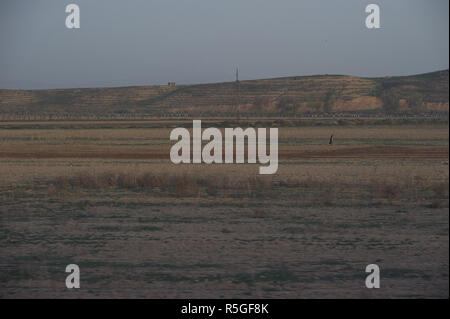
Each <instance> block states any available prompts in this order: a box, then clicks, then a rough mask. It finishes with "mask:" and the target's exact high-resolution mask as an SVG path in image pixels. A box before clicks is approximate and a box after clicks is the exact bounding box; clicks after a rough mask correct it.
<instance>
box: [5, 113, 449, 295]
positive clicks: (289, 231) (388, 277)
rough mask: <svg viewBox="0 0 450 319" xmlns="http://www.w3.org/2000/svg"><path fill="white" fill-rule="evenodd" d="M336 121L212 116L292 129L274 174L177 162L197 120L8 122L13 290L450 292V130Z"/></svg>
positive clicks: (283, 132) (285, 134) (8, 262)
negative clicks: (183, 130) (375, 283)
mask: <svg viewBox="0 0 450 319" xmlns="http://www.w3.org/2000/svg"><path fill="white" fill-rule="evenodd" d="M323 122H324V121H321V122H320V123H317V121H315V120H310V122H308V121H306V122H302V123H301V124H295V123H294V125H284V124H283V123H281V125H280V123H278V122H274V123H270V122H268V121H265V122H264V123H262V124H261V123H258V122H257V121H248V120H242V123H239V121H234V122H232V123H230V121H228V122H227V121H224V120H223V121H221V120H210V121H208V120H207V119H205V121H203V123H204V127H208V126H209V125H211V126H217V127H222V128H223V127H236V126H242V127H244V128H245V127H247V126H249V125H250V126H258V127H271V126H277V127H279V149H280V151H279V160H280V163H279V169H278V172H277V173H276V174H275V175H273V176H261V175H258V167H259V164H251V165H250V164H239V165H238V164H232V165H231V164H227V165H220V164H214V165H206V164H200V165H193V164H191V165H175V164H172V163H171V162H170V159H169V149H170V146H171V145H172V143H171V141H170V140H169V134H170V131H171V129H173V128H174V127H177V126H185V127H189V126H190V125H191V124H192V122H190V121H188V120H185V119H173V120H149V121H97V122H94V121H47V122H37V121H23V122H17V121H16V122H0V176H1V179H0V200H1V202H0V218H1V220H0V252H1V254H0V255H1V259H0V297H3V298H21V297H32V298H42V297H57V298H70V297H125V298H128V297H138V298H165V297H175V298H196V297H205V298H219V297H229V298H233V297H234V298H250V297H254V298H258V297H265V298H307V297H312V298H320V297H324V298H332V297H338V298H339V297H354V298H357V297H367V298H381V297H392V298H402V297H407V298H408V297H429V298H430V297H439V298H448V295H449V291H448V286H449V281H448V266H449V265H448V261H449V255H448V248H449V247H448V243H449V236H448V234H449V232H448V225H449V220H448V217H449V214H448V201H449V192H448V156H449V136H448V123H445V122H444V123H443V122H442V121H440V122H438V123H425V122H424V123H420V122H417V121H411V123H404V122H401V123H396V122H395V121H394V122H393V123H391V124H389V125H387V124H374V123H372V122H370V123H362V124H361V123H359V122H358V121H355V123H352V122H351V121H349V122H348V123H346V125H340V124H338V123H335V122H333V121H328V122H327V121H325V123H323ZM305 123H306V124H305ZM308 123H309V124H308ZM356 123H358V124H356ZM331 134H334V136H335V142H334V145H332V146H330V145H328V139H329V137H330V135H331ZM71 263H75V264H78V265H79V266H80V269H81V278H82V279H81V287H82V288H81V289H78V290H69V289H67V288H66V287H65V277H66V276H67V274H66V273H65V266H66V265H67V264H71ZM373 263H375V264H378V265H379V266H380V268H381V285H382V288H380V289H377V290H369V289H367V288H365V285H364V282H365V277H366V275H367V274H366V273H365V267H366V265H368V264H373Z"/></svg>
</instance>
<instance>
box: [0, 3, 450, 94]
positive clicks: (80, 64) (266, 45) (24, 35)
mask: <svg viewBox="0 0 450 319" xmlns="http://www.w3.org/2000/svg"><path fill="white" fill-rule="evenodd" d="M70 3H75V4H78V5H79V7H80V11H81V28H80V29H67V28H66V26H65V20H66V16H67V15H68V14H66V13H65V7H66V5H67V4H70ZM370 3H376V4H378V5H379V6H380V8H381V29H377V30H375V29H371V30H369V29H367V28H366V27H365V18H366V16H367V14H366V13H365V7H366V5H368V4H370ZM448 11H449V2H448V0H395V1H394V0H386V1H381V0H378V1H374V0H328V1H325V0H127V1H125V0H123V1H118V0H67V1H63V0H28V1H27V0H0V88H3V89H6V88H21V89H41V88H67V87H103V86H129V85H153V84H165V83H167V82H168V81H174V82H177V83H186V84H187V83H202V82H221V81H232V80H233V79H234V69H235V67H236V66H239V73H240V78H241V79H242V80H245V79H256V78H270V77H280V76H294V75H312V74H349V75H358V76H384V75H407V74H415V73H423V72H429V71H435V70H440V69H447V68H448V67H449V66H448V63H449V41H448V36H449V16H448ZM0 98H1V97H0Z"/></svg>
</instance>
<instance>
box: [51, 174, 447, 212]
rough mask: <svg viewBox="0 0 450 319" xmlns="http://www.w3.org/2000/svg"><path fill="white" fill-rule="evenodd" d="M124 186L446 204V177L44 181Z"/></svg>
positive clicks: (162, 191)
mask: <svg viewBox="0 0 450 319" xmlns="http://www.w3.org/2000/svg"><path fill="white" fill-rule="evenodd" d="M117 189H124V190H130V191H136V192H144V193H145V194H147V195H149V196H160V197H161V196H162V197H179V198H193V197H198V198H254V197H256V198H274V199H280V198H286V199H300V200H301V199H314V200H315V201H317V203H318V204H323V205H333V204H338V203H339V202H341V201H345V200H348V199H354V200H361V201H368V202H370V201H376V202H380V201H381V202H383V201H384V202H394V201H404V200H407V201H412V202H423V201H427V202H429V204H430V205H431V206H432V207H442V206H444V205H446V203H448V196H449V184H448V180H444V181H432V180H429V179H427V178H424V177H419V176H416V177H411V178H404V179H396V180H394V179H393V180H391V181H385V180H382V179H377V178H374V179H372V180H369V181H359V182H353V183H349V182H348V181H341V180H337V179H330V180H315V179H314V178H311V177H309V178H305V179H296V178H286V179H280V178H277V177H274V176H242V177H230V176H228V175H223V176H197V175H190V174H180V175H175V174H155V173H139V174H134V173H128V172H123V173H117V172H102V173H98V174H92V173H78V174H75V175H73V176H59V177H57V178H55V179H53V180H51V181H49V182H48V191H49V195H57V194H58V193H60V192H65V191H77V190H103V191H104V190H117Z"/></svg>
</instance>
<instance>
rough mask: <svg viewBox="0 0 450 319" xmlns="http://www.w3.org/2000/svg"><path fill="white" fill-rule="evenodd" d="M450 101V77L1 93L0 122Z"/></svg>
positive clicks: (407, 106)
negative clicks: (20, 119) (5, 120)
mask: <svg viewBox="0 0 450 319" xmlns="http://www.w3.org/2000/svg"><path fill="white" fill-rule="evenodd" d="M448 101H449V73H448V70H445V71H438V72H432V73H427V74H421V75H414V76H404V77H385V78H358V77H351V76H339V75H324V76H303V77H286V78H276V79H264V80H252V81H241V82H227V83H212V84H198V85H180V86H140V87H120V88H86V89H55V90H0V117H1V118H2V119H8V118H14V116H21V117H25V118H31V119H33V118H36V119H38V118H46V117H50V118H67V117H76V116H88V117H92V118H102V117H114V116H127V115H132V116H141V115H142V116H164V115H168V114H175V115H177V114H184V115H233V114H237V113H238V114H246V115H283V114H284V115H293V114H296V115H298V114H304V113H322V114H323V113H333V112H340V111H366V112H367V111H370V112H374V111H375V112H376V111H380V112H383V111H384V112H404V111H406V112H416V113H419V112H424V111H441V112H448V110H449V104H448Z"/></svg>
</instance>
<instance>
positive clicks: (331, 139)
mask: <svg viewBox="0 0 450 319" xmlns="http://www.w3.org/2000/svg"><path fill="white" fill-rule="evenodd" d="M333 141H334V134H331V136H330V142H329V143H328V144H330V145H333Z"/></svg>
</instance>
